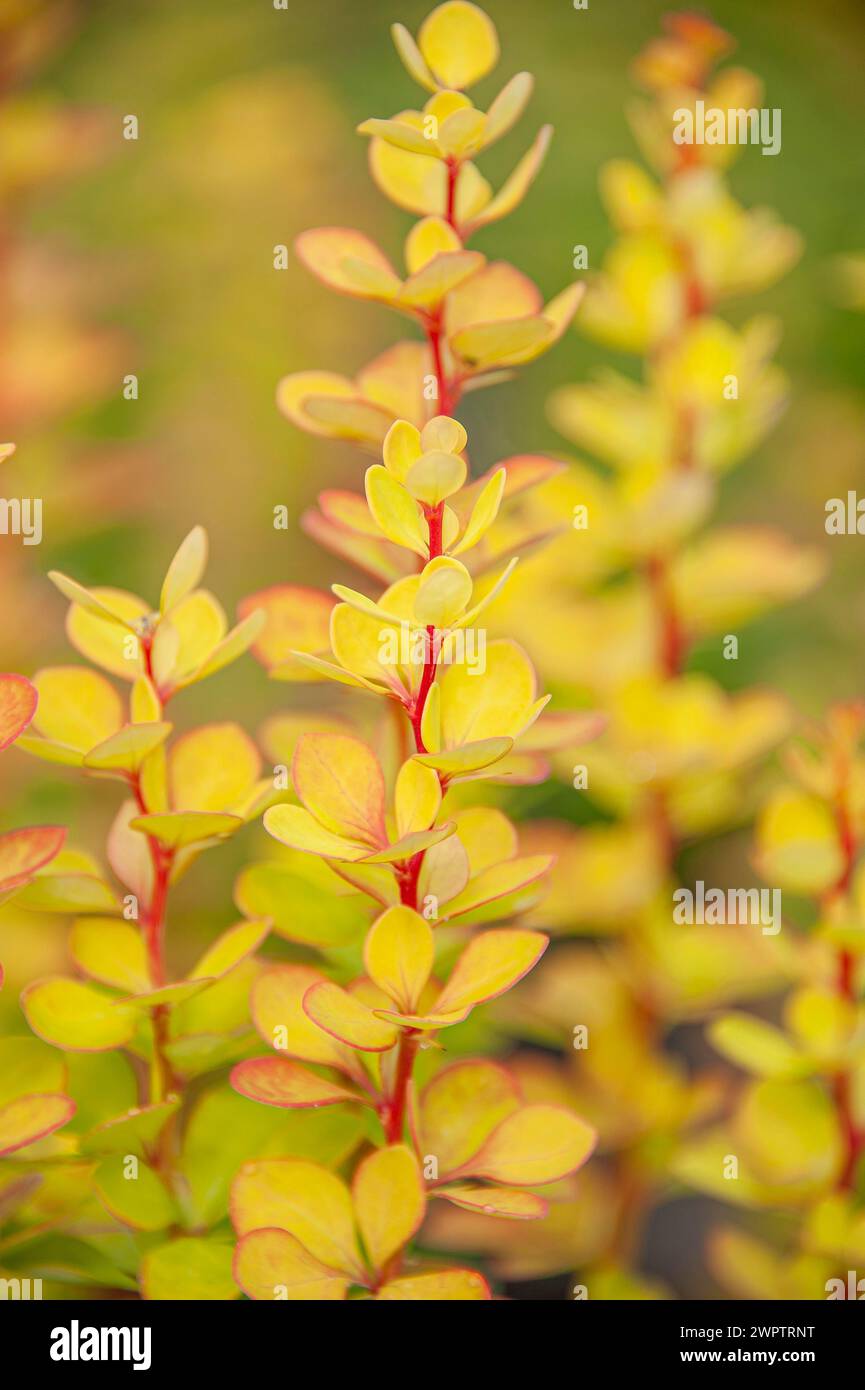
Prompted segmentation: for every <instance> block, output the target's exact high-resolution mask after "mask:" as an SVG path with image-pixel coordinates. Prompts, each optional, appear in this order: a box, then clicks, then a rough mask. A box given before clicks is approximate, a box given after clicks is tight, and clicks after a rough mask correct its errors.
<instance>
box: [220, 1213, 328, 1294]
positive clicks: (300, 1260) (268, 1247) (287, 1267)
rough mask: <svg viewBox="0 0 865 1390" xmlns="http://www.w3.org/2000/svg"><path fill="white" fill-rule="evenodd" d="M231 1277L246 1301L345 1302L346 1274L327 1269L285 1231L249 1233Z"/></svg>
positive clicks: (243, 1239)
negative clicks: (342, 1300)
mask: <svg viewBox="0 0 865 1390" xmlns="http://www.w3.org/2000/svg"><path fill="white" fill-rule="evenodd" d="M233 1269H234V1278H235V1280H236V1281H237V1283H238V1284H239V1285H240V1287H241V1289H242V1290H243V1292H244V1293H245V1294H246V1295H247V1297H248V1298H254V1299H258V1300H268V1299H289V1300H291V1301H292V1302H309V1301H310V1300H313V1301H315V1302H316V1303H329V1302H333V1301H334V1300H339V1299H344V1298H345V1296H346V1291H347V1289H348V1286H349V1282H350V1281H349V1280H348V1279H347V1278H346V1276H345V1274H341V1273H340V1272H339V1271H338V1270H333V1269H328V1267H327V1266H326V1265H323V1264H322V1263H321V1261H320V1260H316V1259H315V1258H314V1256H312V1255H311V1254H310V1253H309V1251H308V1250H306V1249H305V1248H304V1246H302V1245H301V1243H300V1241H298V1240H295V1238H294V1236H290V1235H289V1234H288V1232H287V1231H282V1230H279V1229H278V1228H277V1227H272V1228H270V1229H265V1230H258V1231H250V1232H249V1234H248V1235H245V1236H243V1237H242V1238H241V1239H240V1241H239V1242H238V1244H237V1248H236V1250H235V1252H234V1266H233Z"/></svg>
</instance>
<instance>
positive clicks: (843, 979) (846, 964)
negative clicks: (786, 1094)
mask: <svg viewBox="0 0 865 1390" xmlns="http://www.w3.org/2000/svg"><path fill="white" fill-rule="evenodd" d="M839 781H840V791H839V796H838V804H837V806H836V810H835V815H836V820H837V823H838V835H839V838H840V841H841V849H842V852H843V855H844V864H843V868H842V870H841V874H840V876H839V878H838V882H837V883H836V884H835V885H834V886H833V887H832V888H831V889H830V891H829V893H828V894H827V898H828V899H829V900H830V901H831V900H832V899H833V898H836V897H839V896H841V895H843V894H845V893H846V892H847V891H848V889H849V887H850V880H851V878H852V876H853V866H854V864H855V862H856V836H855V834H854V832H853V826H852V823H851V820H850V813H849V810H848V808H847V797H846V770H844V769H842V773H841V777H840V778H839ZM838 993H839V994H840V996H841V998H842V999H845V1000H847V1001H848V1002H849V1003H851V1004H853V1003H855V999H856V976H855V960H854V957H853V954H852V952H851V951H846V950H842V951H840V952H839V954H838ZM833 1091H834V1098H835V1106H836V1109H837V1111H838V1120H839V1123H840V1126H841V1133H842V1135H843V1137H844V1164H843V1167H842V1169H841V1176H840V1178H839V1180H838V1183H839V1187H841V1189H842V1190H843V1191H847V1192H849V1191H851V1190H852V1188H853V1186H854V1183H855V1179H856V1169H857V1166H858V1163H859V1158H860V1156H861V1154H862V1150H863V1147H865V1131H863V1130H860V1129H859V1127H858V1126H857V1124H856V1113H855V1109H854V1099H853V1086H852V1077H851V1074H850V1072H849V1071H840V1072H838V1073H837V1074H836V1076H835V1080H834V1087H833Z"/></svg>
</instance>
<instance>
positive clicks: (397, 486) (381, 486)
mask: <svg viewBox="0 0 865 1390" xmlns="http://www.w3.org/2000/svg"><path fill="white" fill-rule="evenodd" d="M412 467H413V468H416V467H417V464H414V465H412ZM364 486H365V488H366V500H367V502H368V503H369V509H370V511H371V512H372V515H373V516H374V517H375V520H376V522H377V523H378V525H379V526H380V527H381V530H382V533H383V534H384V535H385V536H387V538H388V540H389V541H393V542H394V544H395V545H401V546H403V547H404V548H405V549H407V550H413V551H414V552H415V554H417V555H421V556H423V558H424V559H426V557H427V555H428V554H429V527H428V526H427V524H426V522H425V520H424V518H423V517H422V515H421V513H420V510H419V508H418V504H417V502H416V501H415V500H414V498H413V497H412V496H411V494H410V493H408V492H406V490H405V488H404V487H403V486H402V484H401V483H399V482H397V480H396V478H394V476H393V474H391V473H389V472H388V470H387V469H386V468H384V467H382V465H381V464H377V463H376V464H373V466H372V468H368V469H367V471H366V478H365V480H364Z"/></svg>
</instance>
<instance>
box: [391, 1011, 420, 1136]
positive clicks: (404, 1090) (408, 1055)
mask: <svg viewBox="0 0 865 1390" xmlns="http://www.w3.org/2000/svg"><path fill="white" fill-rule="evenodd" d="M420 1039H421V1034H420V1032H418V1031H417V1030H416V1029H407V1030H406V1032H404V1033H403V1035H402V1037H401V1038H400V1042H399V1051H398V1052H397V1058H396V1072H395V1074H394V1081H393V1091H392V1093H391V1098H390V1101H389V1103H388V1107H387V1118H386V1120H385V1126H384V1136H385V1140H386V1142H387V1143H388V1144H399V1143H400V1141H401V1140H402V1132H403V1126H404V1125H405V1112H406V1101H407V1099H408V1088H409V1084H410V1082H411V1074H412V1070H413V1068H414V1059H415V1055H416V1053H417V1049H418V1043H419V1042H420Z"/></svg>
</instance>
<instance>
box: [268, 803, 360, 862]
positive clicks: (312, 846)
mask: <svg viewBox="0 0 865 1390" xmlns="http://www.w3.org/2000/svg"><path fill="white" fill-rule="evenodd" d="M263 823H264V828H265V830H266V831H267V833H268V835H272V836H273V838H274V839H275V840H279V842H280V844H283V845H288V846H289V848H290V849H299V850H301V851H302V852H303V853H304V854H316V855H321V856H322V857H323V858H325V859H339V860H345V861H347V862H349V863H351V862H352V861H353V860H356V859H364V858H365V857H366V855H367V854H368V852H369V851H368V849H367V847H366V846H364V845H359V844H355V843H354V842H353V841H352V840H347V839H345V837H344V836H342V835H334V834H333V832H332V831H330V830H325V829H324V827H323V826H321V825H319V823H318V821H317V820H316V819H315V817H314V816H311V815H310V813H309V811H307V810H306V809H305V808H304V807H303V806H285V805H280V806H270V807H269V808H268V809H267V810H266V811H265V813H264V817H263Z"/></svg>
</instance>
